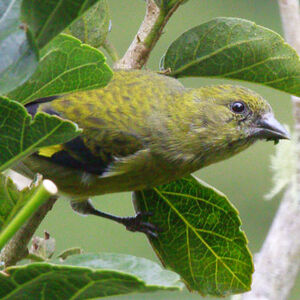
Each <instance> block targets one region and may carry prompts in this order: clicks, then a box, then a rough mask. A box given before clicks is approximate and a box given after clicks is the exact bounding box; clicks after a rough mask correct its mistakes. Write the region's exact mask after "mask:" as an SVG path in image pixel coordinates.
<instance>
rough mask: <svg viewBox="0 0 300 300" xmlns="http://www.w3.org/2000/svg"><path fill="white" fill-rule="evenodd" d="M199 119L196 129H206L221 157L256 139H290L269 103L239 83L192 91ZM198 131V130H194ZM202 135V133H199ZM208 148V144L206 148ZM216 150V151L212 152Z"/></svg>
mask: <svg viewBox="0 0 300 300" xmlns="http://www.w3.org/2000/svg"><path fill="white" fill-rule="evenodd" d="M195 91H196V92H195V94H194V99H195V101H197V99H201V100H202V101H203V102H202V101H199V103H200V102H202V105H199V108H200V107H201V108H200V110H201V111H200V113H201V115H204V116H205V117H204V118H201V122H200V123H198V124H197V125H196V127H197V128H198V132H199V133H200V132H201V131H202V133H203V132H204V131H203V130H201V128H206V129H207V130H206V134H207V135H209V136H206V138H207V140H209V141H210V143H211V145H214V146H215V147H211V149H210V150H211V151H212V152H215V151H217V152H219V154H220V156H221V157H220V159H222V156H224V158H226V157H229V156H231V155H233V154H235V153H238V152H240V151H242V150H244V149H245V148H247V147H248V146H250V145H251V144H252V143H253V142H255V141H256V140H259V139H265V140H267V141H274V142H275V143H277V142H278V141H279V140H280V139H289V133H288V132H287V130H286V129H285V128H284V127H283V126H282V125H281V124H280V123H279V122H278V121H277V120H276V119H275V117H274V114H273V112H272V108H271V106H270V105H269V103H268V102H267V101H266V100H265V99H263V98H262V97H261V96H260V95H258V94H257V93H255V92H253V91H251V90H249V89H247V88H244V87H240V86H233V85H218V86H210V87H204V88H201V89H198V90H195ZM196 131H197V129H196ZM202 135H203V134H202ZM207 148H208V149H209V148H210V147H209V145H208V147H207ZM214 150H215V151H214Z"/></svg>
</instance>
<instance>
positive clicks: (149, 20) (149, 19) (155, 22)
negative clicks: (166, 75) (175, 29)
mask: <svg viewBox="0 0 300 300" xmlns="http://www.w3.org/2000/svg"><path fill="white" fill-rule="evenodd" d="M181 3H182V1H178V2H177V3H176V4H175V5H174V6H173V7H172V8H171V9H169V10H167V11H166V10H162V9H159V8H158V7H157V5H156V4H155V2H154V0H147V9H146V15H145V18H144V21H143V22H142V24H141V27H140V28H139V30H138V33H137V34H136V36H135V37H134V39H133V41H132V43H131V45H130V47H129V48H128V50H127V51H126V53H125V55H124V57H123V58H122V59H121V60H120V61H119V62H118V63H116V65H115V69H141V68H142V67H143V66H144V65H145V64H146V62H147V60H148V58H149V55H150V52H151V51H152V49H153V47H154V46H155V44H156V42H157V41H158V39H159V38H160V36H161V34H162V32H163V29H164V27H165V26H166V24H167V22H168V21H169V19H170V17H171V16H172V14H173V13H174V12H175V11H176V9H177V8H178V7H179V6H180V4H181Z"/></svg>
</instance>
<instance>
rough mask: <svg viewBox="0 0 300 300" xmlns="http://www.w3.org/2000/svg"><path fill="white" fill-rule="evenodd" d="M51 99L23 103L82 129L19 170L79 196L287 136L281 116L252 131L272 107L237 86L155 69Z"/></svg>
mask: <svg viewBox="0 0 300 300" xmlns="http://www.w3.org/2000/svg"><path fill="white" fill-rule="evenodd" d="M54 98H55V97H50V98H48V99H44V100H43V99H41V100H38V101H36V102H33V103H31V104H29V105H27V109H28V111H29V112H30V113H31V114H32V115H34V114H35V113H36V111H40V110H41V111H45V112H48V113H50V114H56V115H58V116H60V117H62V118H67V119H70V120H72V121H74V122H76V123H77V124H78V126H79V127H80V128H82V129H83V133H82V135H81V136H80V137H78V138H76V139H74V140H73V141H70V142H68V143H66V144H64V145H56V146H53V147H49V148H43V149H41V150H40V151H39V152H38V153H36V154H34V155H32V156H30V157H28V158H27V159H25V161H24V162H23V165H22V166H19V170H20V169H22V172H23V173H27V174H29V173H31V172H33V173H35V172H39V173H42V174H43V175H44V177H46V178H49V179H51V180H53V181H54V182H55V183H56V184H57V186H58V188H59V190H60V191H61V192H62V193H65V194H67V195H69V196H70V197H71V198H72V199H75V200H78V201H79V200H84V199H87V198H88V197H89V196H93V195H100V194H105V193H113V192H121V191H129V190H140V189H144V188H147V187H152V186H156V185H160V184H164V183H167V182H169V181H171V180H174V179H177V178H179V177H181V176H184V175H186V174H189V173H192V172H194V171H196V170H198V169H200V168H202V167H204V166H207V165H209V164H211V163H214V162H217V161H220V160H223V159H226V158H228V157H230V156H232V155H234V154H236V153H238V152H240V151H242V150H244V149H246V148H247V147H248V146H250V145H251V144H252V143H253V142H255V141H256V140H257V139H258V138H268V139H274V140H277V139H280V138H286V137H287V133H286V132H285V131H284V129H283V128H282V127H280V125H279V123H276V126H277V127H278V126H279V127H278V128H277V129H276V128H275V129H276V130H277V131H276V130H275V129H274V131H273V134H272V133H270V130H268V131H269V133H268V134H267V129H264V130H260V134H258V133H257V132H258V131H257V128H261V126H260V125H259V121H260V120H263V119H265V118H266V116H268V117H270V116H271V117H272V110H271V107H270V105H269V104H268V103H267V102H266V101H265V100H264V99H263V98H262V97H261V96H259V95H258V94H256V93H254V92H252V91H250V90H248V89H246V88H243V87H239V86H232V85H219V86H210V87H203V88H199V89H188V88H185V87H184V86H183V85H182V84H181V83H180V82H179V81H177V80H175V79H172V78H169V77H167V76H163V75H158V74H156V73H153V72H148V71H116V72H115V73H114V77H113V79H112V81H111V82H110V84H109V85H108V86H107V87H105V88H104V89H96V90H90V91H83V92H77V93H74V94H70V95H65V96H61V97H57V98H55V99H54ZM53 99H54V100H53ZM49 100H51V101H50V102H48V101H49ZM236 101H240V102H242V103H244V105H245V106H246V111H245V113H235V112H234V111H233V110H232V107H231V106H232V103H234V102H236ZM272 118H273V117H272ZM273 120H275V119H274V118H273ZM255 130H256V131H255ZM262 131H264V133H262Z"/></svg>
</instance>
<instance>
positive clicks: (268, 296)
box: [242, 0, 300, 300]
mask: <svg viewBox="0 0 300 300" xmlns="http://www.w3.org/2000/svg"><path fill="white" fill-rule="evenodd" d="M278 4H279V8H280V14H281V18H282V24H283V29H284V32H285V37H286V40H287V41H288V42H289V43H290V44H291V45H292V46H293V47H294V48H295V49H296V50H297V51H298V53H299V54H300V32H299V28H300V14H299V0H278ZM292 103H293V111H294V117H295V131H296V132H297V134H298V141H297V143H298V147H297V151H298V154H297V155H298V164H297V176H298V178H297V188H296V190H297V192H296V193H295V192H293V191H295V189H293V187H291V186H290V187H289V188H288V190H287V191H286V193H285V195H284V196H283V199H282V201H281V204H280V207H279V209H278V211H277V214H276V216H275V218H274V221H273V224H272V226H271V228H270V231H269V233H268V235H267V238H266V240H265V242H264V244H263V247H262V249H261V251H260V252H259V253H258V254H257V255H256V257H255V273H254V277H253V284H252V291H251V292H249V293H247V294H244V295H243V297H242V299H243V300H278V299H280V300H285V299H287V298H288V296H289V294H290V291H291V289H292V287H293V285H294V282H295V279H296V277H297V274H298V271H299V266H300V238H299V234H300V205H299V201H300V199H299V191H300V189H299V186H300V148H299V145H300V138H299V137H300V134H299V133H300V99H299V98H297V97H294V96H292Z"/></svg>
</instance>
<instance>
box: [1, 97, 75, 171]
mask: <svg viewBox="0 0 300 300" xmlns="http://www.w3.org/2000/svg"><path fill="white" fill-rule="evenodd" d="M0 116H1V120H0V136H1V139H0V153H1V155H0V171H3V170H5V169H7V168H9V167H10V166H12V165H13V164H15V163H16V162H18V161H20V160H21V159H23V158H24V157H26V156H27V155H30V154H32V153H33V152H35V151H36V150H37V149H38V148H39V147H46V146H50V145H55V144H60V143H64V142H67V141H69V140H71V139H72V138H74V137H76V136H77V135H79V133H80V132H81V131H80V130H78V128H77V126H76V125H75V124H74V123H72V122H70V121H66V120H62V119H61V118H59V117H56V116H50V115H47V114H45V113H38V114H36V116H35V118H34V119H33V121H32V119H31V116H30V115H29V114H28V113H27V111H26V109H25V108H24V107H23V106H22V105H21V104H19V103H18V102H15V101H11V100H9V99H7V98H4V97H0Z"/></svg>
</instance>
